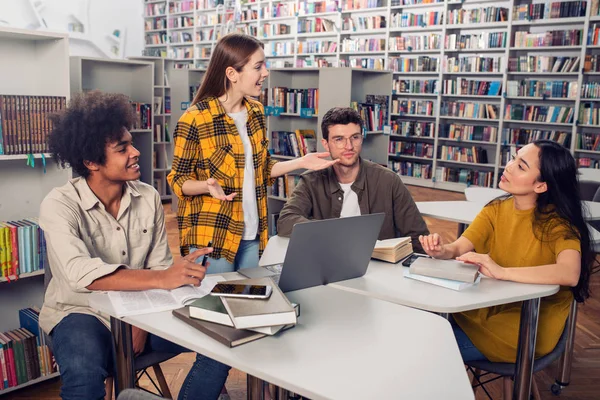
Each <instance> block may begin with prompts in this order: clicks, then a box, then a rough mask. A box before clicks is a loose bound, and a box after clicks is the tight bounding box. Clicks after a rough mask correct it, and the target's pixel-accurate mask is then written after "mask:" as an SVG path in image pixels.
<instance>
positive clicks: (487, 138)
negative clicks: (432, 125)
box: [439, 124, 498, 143]
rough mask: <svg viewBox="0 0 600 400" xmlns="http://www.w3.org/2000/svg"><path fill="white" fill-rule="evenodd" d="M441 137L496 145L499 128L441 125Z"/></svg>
mask: <svg viewBox="0 0 600 400" xmlns="http://www.w3.org/2000/svg"><path fill="white" fill-rule="evenodd" d="M439 137H440V138H448V139H454V140H459V141H460V140H476V141H480V142H490V143H494V142H496V140H497V138H498V128H497V127H496V126H481V125H467V124H441V125H440V131H439Z"/></svg>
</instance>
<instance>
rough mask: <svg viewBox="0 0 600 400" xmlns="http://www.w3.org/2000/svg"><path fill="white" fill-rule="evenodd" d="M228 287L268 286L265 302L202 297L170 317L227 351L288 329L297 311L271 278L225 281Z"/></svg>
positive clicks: (298, 313) (291, 325)
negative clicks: (216, 342) (221, 345)
mask: <svg viewBox="0 0 600 400" xmlns="http://www.w3.org/2000/svg"><path fill="white" fill-rule="evenodd" d="M227 283H231V284H241V285H266V286H271V288H272V293H271V296H270V297H269V298H268V299H265V300H263V299H250V298H233V297H222V296H212V295H208V296H204V297H202V298H201V299H197V300H195V301H194V302H193V303H191V304H190V305H189V306H187V307H183V308H180V309H178V310H174V311H173V315H175V317H177V318H179V319H180V320H182V321H184V322H186V323H187V324H189V325H191V326H193V327H194V328H196V329H198V330H199V331H201V332H203V333H205V334H206V335H208V336H210V337H212V338H213V339H215V340H217V341H219V342H221V343H223V344H224V345H226V346H228V347H235V346H239V345H241V344H244V343H248V342H251V341H254V340H257V339H260V338H263V337H265V336H267V335H275V334H276V333H278V332H280V331H283V330H286V329H289V328H292V327H294V326H295V325H296V323H297V318H298V316H299V315H300V307H299V305H297V304H292V303H290V302H289V300H288V299H287V297H286V296H285V295H284V294H283V292H282V291H281V290H280V289H279V287H278V286H277V285H276V284H275V283H274V282H273V281H272V280H271V278H258V279H243V280H236V281H227Z"/></svg>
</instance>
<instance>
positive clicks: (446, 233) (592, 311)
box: [3, 187, 600, 400]
mask: <svg viewBox="0 0 600 400" xmlns="http://www.w3.org/2000/svg"><path fill="white" fill-rule="evenodd" d="M410 190H411V193H412V194H413V197H414V199H415V201H434V200H464V195H462V194H460V193H452V192H447V191H441V190H433V189H426V188H417V187H410ZM165 210H166V213H167V229H168V235H169V244H170V246H171V250H172V252H173V255H174V256H177V255H178V253H179V250H178V238H177V224H176V221H175V216H174V214H173V213H172V212H171V211H170V206H166V207H165ZM426 220H427V224H428V226H429V229H430V231H431V232H437V233H440V234H441V235H442V236H443V237H444V239H445V240H447V241H450V240H454V239H455V238H456V230H457V224H455V223H450V222H444V221H439V220H433V219H426ZM592 291H593V297H592V298H591V299H589V300H588V301H587V302H586V304H585V305H583V306H580V307H579V317H578V320H577V333H576V336H575V354H574V362H573V366H572V374H571V385H570V386H569V387H568V388H566V389H565V390H564V391H563V393H562V394H561V396H560V397H556V396H553V395H552V393H551V392H550V385H551V384H552V383H553V382H554V374H555V371H556V368H555V366H551V367H550V368H548V369H547V370H545V371H542V372H540V373H538V374H536V380H537V382H538V385H539V388H540V391H541V395H542V398H543V399H548V400H550V399H555V398H556V399H579V400H592V399H594V400H598V399H600V301H599V299H600V296H599V295H598V291H600V274H595V275H594V276H593V277H592ZM193 359H194V356H193V355H192V354H183V355H180V356H178V357H176V358H174V359H172V360H170V361H168V362H166V363H164V364H163V365H162V369H163V371H164V373H165V376H166V379H167V382H168V383H169V387H170V388H171V391H172V393H173V395H174V396H175V397H176V396H177V393H178V392H179V388H180V387H181V384H182V382H183V380H184V379H185V376H186V374H187V372H188V371H189V369H190V367H191V364H192V362H193ZM398 378H399V379H401V378H402V377H398ZM142 384H143V386H144V387H149V386H148V385H149V383H148V381H147V380H144V381H143V383H142ZM365 384H368V383H367V382H365ZM432 384H435V382H432ZM226 387H227V390H228V392H229V394H230V396H231V399H232V400H241V399H245V396H246V376H245V374H244V373H241V372H239V371H236V370H232V371H231V372H230V374H229V379H228V380H227V384H226ZM59 388H60V381H59V380H58V379H55V380H53V381H48V382H44V383H41V384H38V385H36V386H34V387H32V388H26V389H23V390H20V391H18V392H17V393H14V394H13V393H11V394H9V395H7V396H5V397H4V398H3V399H21V400H24V399H40V400H42V399H44V400H50V399H52V400H54V399H59V398H60V397H59ZM489 390H490V392H491V393H492V396H493V397H494V399H502V392H501V385H500V384H499V382H494V383H493V384H490V385H489ZM395 397H396V396H395V395H394V394H392V393H390V396H389V398H390V399H391V398H395ZM486 398H487V397H486V396H485V395H484V394H483V392H482V391H481V390H480V391H479V392H478V394H477V399H478V400H479V399H481V400H483V399H486ZM365 400H368V399H365ZM408 400H410V399H408Z"/></svg>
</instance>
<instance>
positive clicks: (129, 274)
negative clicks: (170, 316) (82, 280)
mask: <svg viewBox="0 0 600 400" xmlns="http://www.w3.org/2000/svg"><path fill="white" fill-rule="evenodd" d="M163 272H164V271H161V270H158V271H157V270H151V269H125V268H120V269H118V270H116V271H115V272H113V273H111V274H109V275H105V276H103V277H101V278H98V279H96V280H94V282H92V283H91V284H90V285H88V286H87V289H89V290H98V291H104V290H148V289H162V280H161V275H162V274H163Z"/></svg>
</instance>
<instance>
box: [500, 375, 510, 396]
mask: <svg viewBox="0 0 600 400" xmlns="http://www.w3.org/2000/svg"><path fill="white" fill-rule="evenodd" d="M502 383H503V386H504V393H503V397H502V398H503V399H504V400H510V399H511V398H512V380H511V379H510V376H503V377H502Z"/></svg>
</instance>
